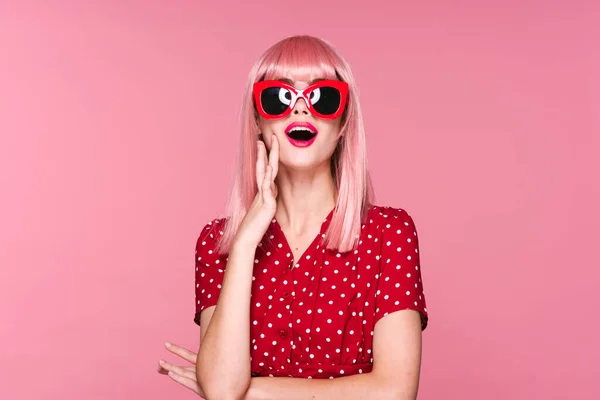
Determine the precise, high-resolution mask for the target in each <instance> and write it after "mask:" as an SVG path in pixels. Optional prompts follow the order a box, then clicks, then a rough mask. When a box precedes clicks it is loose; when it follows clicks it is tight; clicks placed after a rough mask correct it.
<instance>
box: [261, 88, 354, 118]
mask: <svg viewBox="0 0 600 400" xmlns="http://www.w3.org/2000/svg"><path fill="white" fill-rule="evenodd" d="M325 86H326V87H332V88H334V89H337V90H338V91H339V92H340V105H339V107H338V109H337V110H336V112H335V113H333V114H330V115H324V114H320V113H319V112H318V111H316V110H315V108H314V107H313V105H312V103H311V102H310V100H309V97H310V93H311V92H312V91H314V90H315V89H318V88H321V87H325ZM270 87H280V88H283V89H287V90H289V91H290V92H291V93H292V100H291V101H290V105H289V106H288V108H287V109H286V110H285V111H284V112H282V113H281V114H278V115H271V114H268V113H267V112H266V111H265V110H264V108H263V106H262V102H261V100H260V95H261V93H262V91H263V90H265V89H267V88H270ZM253 93H254V104H255V105H256V109H257V111H258V113H259V114H260V115H261V116H262V117H263V118H265V119H281V118H285V117H287V116H288V115H289V114H290V113H291V112H292V110H293V109H294V106H295V105H296V102H297V101H298V99H300V98H302V99H304V102H305V103H306V106H307V107H308V109H309V110H310V112H311V114H313V115H314V116H315V117H318V118H322V119H336V118H339V117H340V116H341V115H342V113H343V112H344V110H345V108H346V101H347V100H348V84H347V83H346V82H343V81H337V80H322V81H317V82H315V83H313V84H311V85H309V86H307V87H306V88H304V89H302V90H300V89H296V88H295V87H294V86H292V85H290V84H289V83H286V82H283V81H277V80H268V81H259V82H256V83H255V84H254V86H253Z"/></svg>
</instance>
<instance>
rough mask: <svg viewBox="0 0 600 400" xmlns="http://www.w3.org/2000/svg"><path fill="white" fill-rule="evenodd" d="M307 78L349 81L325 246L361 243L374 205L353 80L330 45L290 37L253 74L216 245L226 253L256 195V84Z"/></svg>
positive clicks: (349, 247) (346, 248)
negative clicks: (225, 217) (334, 199)
mask: <svg viewBox="0 0 600 400" xmlns="http://www.w3.org/2000/svg"><path fill="white" fill-rule="evenodd" d="M291 75H296V76H309V77H311V78H309V79H314V78H325V79H338V80H342V81H344V82H346V83H348V86H349V93H348V103H347V107H346V110H345V112H344V116H343V117H342V118H343V120H342V122H343V123H342V127H341V130H340V141H339V143H338V146H337V148H336V150H335V152H334V154H333V156H332V174H333V177H334V181H335V184H336V190H337V204H336V206H335V210H334V212H333V215H332V217H331V223H330V224H329V227H328V229H327V231H326V232H325V238H324V239H323V240H322V245H323V246H325V247H327V248H328V249H335V250H337V251H340V252H346V251H350V250H352V249H354V248H355V246H356V245H357V243H358V237H359V234H360V230H361V224H362V223H363V221H364V218H366V215H367V209H368V207H369V206H370V205H371V204H372V202H373V201H374V192H373V188H372V184H371V179H370V176H369V173H368V171H367V157H366V153H367V152H366V143H365V132H364V127H363V120H362V114H361V110H360V103H359V101H358V93H357V88H356V83H355V81H354V77H353V75H352V72H351V70H350V67H349V65H348V64H347V63H346V61H345V60H344V59H343V58H342V56H341V55H340V54H339V53H338V52H337V51H336V50H335V49H334V48H333V47H332V46H331V45H330V44H329V43H327V42H326V41H324V40H322V39H318V38H315V37H312V36H306V35H302V36H292V37H288V38H286V39H283V40H281V41H279V42H278V43H276V44H275V45H273V46H272V47H271V48H269V49H267V51H265V52H264V53H263V55H262V56H261V57H260V58H259V59H258V61H257V62H256V63H255V64H254V66H253V67H252V70H251V71H250V74H249V77H248V81H247V84H246V89H245V93H244V101H243V105H242V110H241V121H240V122H241V138H240V145H239V157H238V165H237V168H236V173H235V178H234V184H233V187H232V190H231V195H230V197H229V201H228V204H227V215H229V217H228V218H227V223H226V224H225V228H224V230H223V235H222V236H221V237H220V240H219V243H218V251H219V252H220V253H223V254H225V253H228V252H229V249H230V246H231V242H232V239H233V238H234V236H235V234H236V232H237V230H238V227H239V226H240V223H241V221H242V220H243V218H244V216H245V215H246V212H247V210H248V209H249V207H250V204H251V203H252V201H253V199H254V197H255V196H256V193H257V185H256V173H255V171H256V151H257V147H256V141H257V139H258V135H259V128H258V124H257V120H256V118H257V117H256V112H255V109H254V103H253V100H252V86H253V84H254V83H255V82H257V81H259V80H265V79H277V78H282V77H289V76H291Z"/></svg>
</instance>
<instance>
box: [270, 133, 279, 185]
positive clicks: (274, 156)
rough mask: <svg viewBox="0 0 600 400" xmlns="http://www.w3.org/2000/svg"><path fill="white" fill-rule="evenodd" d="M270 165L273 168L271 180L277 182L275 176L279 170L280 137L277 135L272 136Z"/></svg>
mask: <svg viewBox="0 0 600 400" xmlns="http://www.w3.org/2000/svg"><path fill="white" fill-rule="evenodd" d="M269 165H270V166H271V168H273V176H272V177H271V180H272V181H273V182H275V177H276V176H277V172H278V171H279V139H277V136H275V135H272V136H271V152H270V153H269Z"/></svg>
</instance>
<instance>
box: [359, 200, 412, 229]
mask: <svg viewBox="0 0 600 400" xmlns="http://www.w3.org/2000/svg"><path fill="white" fill-rule="evenodd" d="M365 224H368V225H374V226H375V228H376V229H385V228H391V227H394V226H402V225H403V226H414V222H413V219H412V216H411V215H410V213H409V212H408V211H407V210H406V209H404V208H401V207H394V206H386V205H371V206H369V209H368V212H367V219H366V221H365Z"/></svg>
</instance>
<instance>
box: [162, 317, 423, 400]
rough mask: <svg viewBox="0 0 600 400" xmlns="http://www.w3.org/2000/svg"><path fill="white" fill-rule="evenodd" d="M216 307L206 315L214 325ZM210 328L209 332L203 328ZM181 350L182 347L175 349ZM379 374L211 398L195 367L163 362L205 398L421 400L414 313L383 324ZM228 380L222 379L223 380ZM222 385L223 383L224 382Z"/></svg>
mask: <svg viewBox="0 0 600 400" xmlns="http://www.w3.org/2000/svg"><path fill="white" fill-rule="evenodd" d="M213 312H214V307H210V308H207V309H206V310H205V311H204V312H203V313H202V315H203V321H202V322H203V324H202V325H201V326H205V327H206V326H207V325H204V322H205V321H204V320H208V322H210V318H211V317H212V314H213ZM202 330H204V329H202ZM175 347H177V346H175ZM171 351H172V352H173V353H175V354H177V355H179V356H181V357H183V358H185V359H186V360H188V361H190V362H192V363H195V361H196V354H194V353H192V352H189V351H187V350H184V349H180V348H178V349H171ZM373 357H374V363H373V371H372V372H370V373H366V374H358V375H351V376H345V377H340V378H336V379H300V378H270V377H257V378H251V379H250V380H249V381H248V382H247V387H246V390H245V391H244V392H243V393H238V394H236V393H233V392H232V391H226V390H222V391H221V390H220V391H218V392H216V394H215V396H213V397H207V396H206V395H205V391H204V390H203V388H201V387H200V385H199V384H198V382H197V380H196V369H195V367H187V368H188V369H185V368H181V367H175V366H172V365H170V364H168V363H164V364H162V366H161V368H162V370H163V371H165V373H166V371H169V375H170V376H171V377H172V378H173V379H174V380H175V381H177V382H179V383H180V384H182V385H184V386H186V387H188V388H189V389H191V390H193V391H195V392H196V393H197V394H199V395H200V396H201V397H204V398H208V399H209V400H213V398H214V399H221V398H222V399H243V400H259V399H265V400H266V399H282V398H283V399H290V400H295V399H298V400H304V399H310V400H313V399H327V400H336V399H343V400H353V399H383V400H385V399H398V400H404V399H415V398H416V396H417V391H418V386H419V371H420V364H421V322H420V316H419V314H418V312H417V311H414V310H402V311H397V312H394V313H391V314H389V315H387V316H386V317H383V318H382V319H381V320H380V321H379V322H377V324H376V326H375V331H374V342H373ZM221 382H222V381H221ZM221 382H219V384H221Z"/></svg>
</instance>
